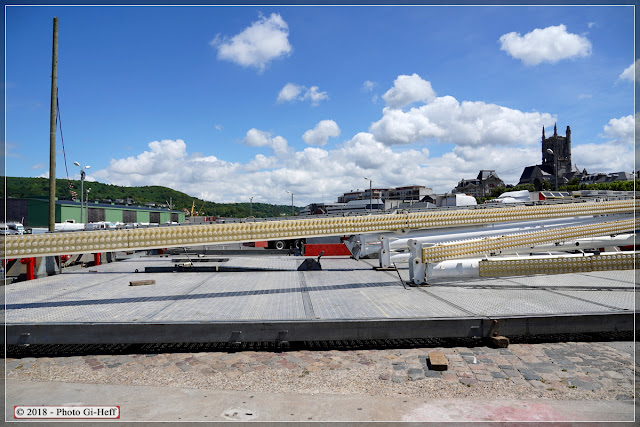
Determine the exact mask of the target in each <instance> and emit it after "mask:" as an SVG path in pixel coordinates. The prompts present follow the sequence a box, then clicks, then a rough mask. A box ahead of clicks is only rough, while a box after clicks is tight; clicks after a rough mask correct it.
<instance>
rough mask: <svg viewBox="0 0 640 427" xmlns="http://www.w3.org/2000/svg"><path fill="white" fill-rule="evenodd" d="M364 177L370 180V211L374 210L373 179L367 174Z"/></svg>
mask: <svg viewBox="0 0 640 427" xmlns="http://www.w3.org/2000/svg"><path fill="white" fill-rule="evenodd" d="M364 179H367V180H369V212H372V211H373V188H372V187H373V181H372V180H370V179H369V178H367V177H366V176H365V177H364Z"/></svg>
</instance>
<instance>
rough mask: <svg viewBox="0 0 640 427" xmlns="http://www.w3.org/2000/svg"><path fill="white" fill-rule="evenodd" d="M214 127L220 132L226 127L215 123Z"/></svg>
mask: <svg viewBox="0 0 640 427" xmlns="http://www.w3.org/2000/svg"><path fill="white" fill-rule="evenodd" d="M214 127H215V129H216V130H217V131H218V132H220V131H221V130H222V129H224V127H223V126H222V125H215V126H214Z"/></svg>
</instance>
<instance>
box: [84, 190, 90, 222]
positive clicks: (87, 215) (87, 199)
mask: <svg viewBox="0 0 640 427" xmlns="http://www.w3.org/2000/svg"><path fill="white" fill-rule="evenodd" d="M89 191H91V188H87V198H86V200H85V202H84V210H85V215H84V216H86V217H87V222H89Z"/></svg>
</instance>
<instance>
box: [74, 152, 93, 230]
mask: <svg viewBox="0 0 640 427" xmlns="http://www.w3.org/2000/svg"><path fill="white" fill-rule="evenodd" d="M73 164H74V165H76V166H78V167H79V168H80V222H84V218H83V211H82V209H83V203H84V202H83V200H84V197H83V196H84V191H83V190H84V177H85V173H84V170H85V169H89V168H90V167H91V166H85V167H82V166H80V163H78V162H73Z"/></svg>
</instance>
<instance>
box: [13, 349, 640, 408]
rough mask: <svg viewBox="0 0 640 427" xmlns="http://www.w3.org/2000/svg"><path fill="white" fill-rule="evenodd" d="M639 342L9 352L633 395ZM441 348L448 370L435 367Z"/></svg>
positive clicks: (36, 363) (101, 372)
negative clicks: (433, 355)
mask: <svg viewBox="0 0 640 427" xmlns="http://www.w3.org/2000/svg"><path fill="white" fill-rule="evenodd" d="M633 347H634V343H633V342H606V343H604V342H561V343H542V344H511V345H510V346H509V347H508V348H506V349H494V348H490V347H486V346H478V347H433V348H393V349H359V350H326V349H320V350H296V351H282V352H278V351H237V352H230V351H206V352H193V353H182V352H179V353H153V354H112V355H82V356H70V357H24V358H7V359H6V376H7V378H8V379H16V380H30V381H49V382H69V383H71V382H74V383H90V384H117V385H145V386H164V387H183V388H184V387H187V388H194V389H212V390H237V391H252V390H253V391H256V392H258V391H259V392H276V393H307V394H316V393H320V394H361V395H370V396H394V395H395V396H397V395H398V394H401V395H406V396H416V397H418V396H420V397H424V396H428V397H434V398H435V397H437V398H452V397H469V398H475V397H487V396H491V397H509V398H522V399H524V398H553V399H590V400H631V399H633V397H634V379H635V378H636V377H635V376H636V375H638V374H636V373H635V372H636V371H637V365H636V364H635V363H634V360H633V357H634V356H633ZM431 351H440V352H442V353H443V354H444V355H445V356H446V357H447V359H448V361H449V367H448V370H446V371H442V372H440V371H435V370H432V369H430V365H429V362H428V353H429V352H431Z"/></svg>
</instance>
